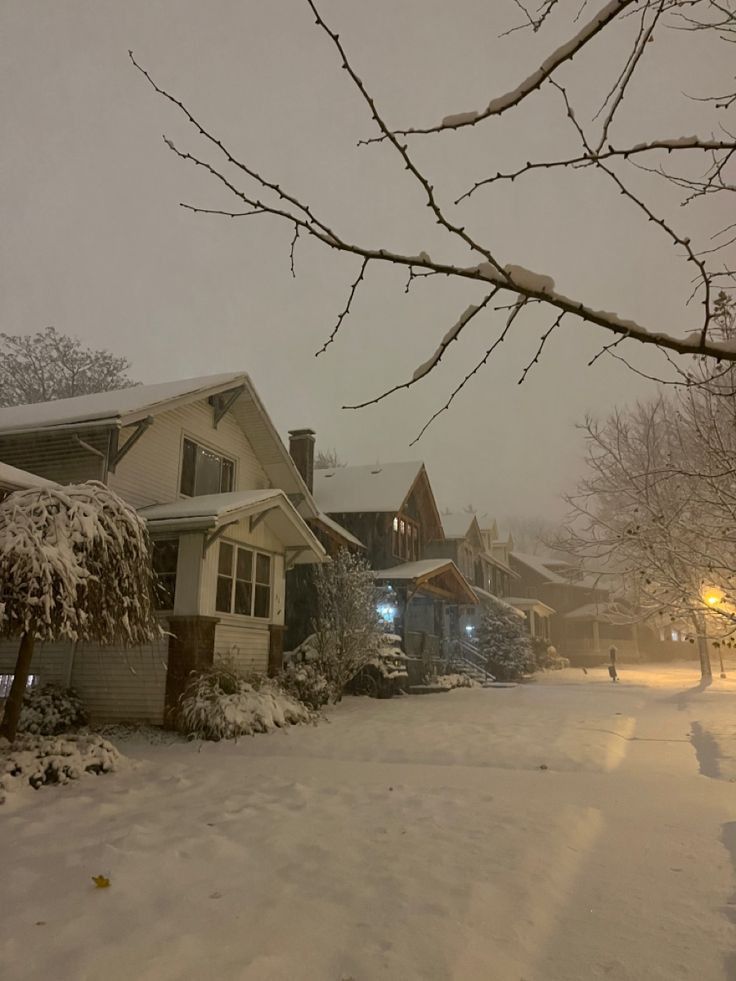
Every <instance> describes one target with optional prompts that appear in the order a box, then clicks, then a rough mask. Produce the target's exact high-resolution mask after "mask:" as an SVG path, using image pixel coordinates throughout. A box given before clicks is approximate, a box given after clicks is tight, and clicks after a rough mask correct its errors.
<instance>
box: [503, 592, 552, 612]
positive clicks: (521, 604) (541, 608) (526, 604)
mask: <svg viewBox="0 0 736 981" xmlns="http://www.w3.org/2000/svg"><path fill="white" fill-rule="evenodd" d="M509 603H511V604H512V605H513V606H516V607H517V608H518V609H520V610H533V611H534V612H535V613H541V614H544V615H546V616H551V615H552V614H553V613H555V612H556V611H555V610H553V609H552V607H551V606H547V604H546V603H543V602H542V601H541V600H538V599H529V598H528V597H526V596H509Z"/></svg>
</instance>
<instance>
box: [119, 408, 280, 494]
mask: <svg viewBox="0 0 736 981" xmlns="http://www.w3.org/2000/svg"><path fill="white" fill-rule="evenodd" d="M130 432H131V430H123V431H122V432H121V434H120V442H121V444H122V443H123V442H124V441H125V440H126V439H127V438H128V434H129V433H130ZM185 436H188V437H190V438H191V439H193V440H195V441H199V442H200V443H202V444H203V445H204V446H207V447H209V448H211V449H213V450H215V451H216V452H219V453H222V454H223V455H224V456H229V457H231V458H232V459H234V460H235V487H234V489H235V490H260V489H262V488H266V487H269V486H270V482H269V479H268V476H267V475H266V471H265V470H264V469H263V467H262V466H261V465H260V464H259V462H258V459H257V457H256V455H255V452H254V451H253V447H252V446H251V444H250V443H249V441H248V439H247V438H246V436H245V434H244V433H243V430H242V429H241V428H240V426H239V425H238V423H237V422H236V421H235V419H234V418H233V416H232V415H231V414H230V413H229V412H228V413H226V414H225V416H224V418H223V419H221V420H220V423H219V425H218V427H217V429H215V427H214V415H213V410H212V406H210V405H208V404H207V403H206V402H195V403H193V404H191V405H185V406H181V407H180V408H177V409H172V410H171V411H169V412H162V413H161V414H160V415H158V416H156V417H155V418H154V422H153V425H152V426H151V427H150V428H149V429H147V430H146V432H144V434H143V436H142V437H141V438H140V439H139V440H138V442H137V443H136V444H135V445H134V446H133V447H131V449H130V450H129V452H128V453H126V455H125V456H124V457H123V459H122V460H121V461H120V463H119V464H118V466H117V468H116V470H115V472H114V473H110V474H109V477H108V483H109V486H110V487H111V488H112V489H113V490H114V491H116V492H117V493H118V494H120V495H121V497H124V498H125V500H126V501H128V502H129V503H131V504H132V505H133V506H134V507H137V508H140V507H145V506H146V505H148V504H163V503H166V502H167V501H175V500H177V499H178V498H179V497H180V496H181V495H180V493H179V480H180V472H181V449H182V442H183V439H184V437H185Z"/></svg>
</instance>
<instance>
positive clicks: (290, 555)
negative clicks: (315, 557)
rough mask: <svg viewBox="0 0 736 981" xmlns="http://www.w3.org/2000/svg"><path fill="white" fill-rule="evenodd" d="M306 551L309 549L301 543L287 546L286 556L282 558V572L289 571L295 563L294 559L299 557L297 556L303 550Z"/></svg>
mask: <svg viewBox="0 0 736 981" xmlns="http://www.w3.org/2000/svg"><path fill="white" fill-rule="evenodd" d="M308 551H309V549H308V548H306V547H304V546H301V545H297V546H290V547H289V548H287V549H286V556H285V560H284V572H289V571H290V570H291V569H293V568H294V565H295V564H296V560H297V559H298V558H299V556H300V555H301V554H302V553H303V552H308Z"/></svg>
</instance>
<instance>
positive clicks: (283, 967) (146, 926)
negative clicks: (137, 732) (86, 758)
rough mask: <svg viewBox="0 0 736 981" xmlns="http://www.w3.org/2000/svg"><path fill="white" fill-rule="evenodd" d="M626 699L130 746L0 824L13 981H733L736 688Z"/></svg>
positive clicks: (419, 703)
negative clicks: (123, 761) (121, 758)
mask: <svg viewBox="0 0 736 981" xmlns="http://www.w3.org/2000/svg"><path fill="white" fill-rule="evenodd" d="M621 674H622V679H623V680H622V682H621V683H620V684H619V685H616V686H614V685H612V684H611V683H610V682H608V681H606V679H605V675H604V673H603V671H601V670H596V671H590V672H589V674H588V675H587V676H584V675H583V674H582V672H580V671H579V670H578V671H574V670H572V669H571V670H567V671H561V672H553V673H551V674H550V675H548V676H545V677H543V678H542V679H540V680H539V681H537V682H536V683H532V684H529V685H523V686H519V687H516V688H506V689H482V688H474V689H458V690H455V691H452V692H450V693H448V694H443V695H438V696H425V697H422V698H419V697H407V698H400V699H393V700H391V701H373V700H369V699H363V698H360V699H356V698H348V699H346V700H345V701H344V703H343V704H342V705H340V706H339V707H337V708H336V709H335V710H334V711H332V712H331V721H330V723H328V724H322V725H320V726H318V727H316V728H313V727H309V726H304V727H297V728H294V729H291V730H289V731H278V732H275V733H271V734H269V735H261V736H257V737H254V738H251V739H245V740H242V741H240V742H239V743H238V744H236V745H233V744H222V743H220V744H207V745H202V746H197V745H192V744H184V743H181V742H171V743H167V742H166V741H164V740H162V741H159V742H157V743H156V744H150V743H148V742H146V741H144V740H142V739H141V738H139V737H138V738H135V739H128V740H125V741H118V743H117V744H118V745H119V746H120V748H121V749H122V750H123V752H125V753H126V754H127V755H128V757H129V758H130V759H131V760H132V765H130V766H127V767H125V768H123V769H122V770H121V771H120V772H118V773H116V774H112V775H110V776H104V777H88V778H85V779H83V780H80V781H78V782H76V783H74V784H72V785H70V786H67V787H63V788H45V789H42V790H40V791H37V792H33V791H28V792H27V793H23V794H19V795H15V797H16V799H15V800H14V801H12V802H11V803H9V804H7V805H5V807H4V808H3V810H2V811H0V827H1V828H2V832H3V833H2V836H1V839H0V868H2V882H3V895H4V898H5V902H4V903H3V912H2V916H1V917H0V964H1V965H2V969H1V973H2V977H3V979H4V981H21V979H44V981H47V979H54V981H72V979H73V981H86V979H89V981H92V979H94V981H98V979H99V978H105V979H108V981H118V979H120V981H130V979H135V981H179V979H198V981H199V979H217V981H221V979H223V981H224V979H237V981H241V979H245V981H301V979H305V981H311V979H314V981H345V979H354V981H373V979H376V978H386V979H391V981H410V979H422V981H424V979H432V981H434V979H436V981H440V979H442V981H444V979H458V981H474V979H478V981H521V979H524V981H577V979H579V981H593V979H598V978H601V979H609V981H620V979H627V981H642V979H646V981H649V979H661V981H672V979H678V978H681V979H691V978H697V979H698V981H724V979H729V978H730V979H733V978H735V977H736V953H734V952H735V951H736V936H734V929H733V923H734V922H736V871H735V869H734V863H736V784H735V783H734V782H733V781H736V749H735V747H736V723H735V721H734V720H735V719H736V716H735V713H734V710H735V709H736V683H733V682H731V681H728V682H721V681H720V680H718V679H717V680H716V682H715V683H714V685H713V686H712V687H711V688H710V689H708V690H706V691H700V690H698V689H697V687H696V686H697V673H696V671H695V670H694V669H693V668H690V667H688V668H679V667H678V668H661V669H641V668H637V669H633V668H631V669H630V668H627V667H626V666H625V665H624V666H622V668H621ZM542 767H546V769H542ZM98 874H104V875H106V876H108V877H109V879H110V883H111V884H110V887H109V888H104V889H98V888H96V887H95V885H94V883H93V882H92V876H95V875H98Z"/></svg>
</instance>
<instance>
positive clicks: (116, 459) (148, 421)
mask: <svg viewBox="0 0 736 981" xmlns="http://www.w3.org/2000/svg"><path fill="white" fill-rule="evenodd" d="M152 425H153V416H146V418H145V419H141V421H140V422H139V423H138V424H137V425H136V427H135V430H134V432H133V433H132V434H131V435H130V436H129V437H128V438H127V439H126V441H125V442H124V443H123V445H122V446H119V447H118V448H117V450H116V452H115V454H114V455H113V456H112V458H111V459H110V462H109V464H108V466H107V469H108V470H112V472H113V473H114V472H115V467H117V465H118V464H119V463H120V461H121V460H122V459H123V457H124V456H125V455H126V453H128V451H129V450H131V449H132V448H133V446H135V444H136V443H137V442H138V440H139V439H140V438H141V436H142V435H143V434H144V433H145V431H146V430H147V429H148V428H149V427H150V426H152Z"/></svg>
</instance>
